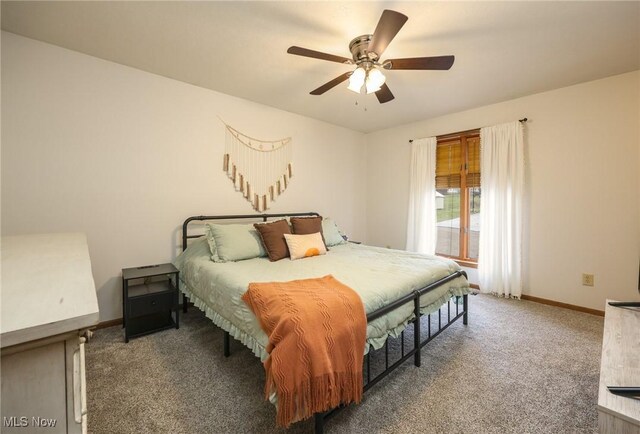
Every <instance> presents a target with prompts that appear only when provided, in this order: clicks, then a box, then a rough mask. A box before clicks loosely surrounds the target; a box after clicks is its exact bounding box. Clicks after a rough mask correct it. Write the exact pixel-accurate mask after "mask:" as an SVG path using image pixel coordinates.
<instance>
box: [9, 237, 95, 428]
mask: <svg viewBox="0 0 640 434" xmlns="http://www.w3.org/2000/svg"><path fill="white" fill-rule="evenodd" d="M0 250H1V254H2V300H1V301H2V307H1V310H2V316H1V319H0V344H1V347H2V350H1V354H2V370H1V377H2V378H1V379H2V401H1V413H2V425H1V427H0V430H1V431H2V432H3V433H14V432H15V433H26V432H29V433H39V432H42V433H86V432H87V399H86V394H87V391H86V381H85V364H84V343H85V333H86V331H87V329H88V328H89V327H92V326H94V325H95V324H97V323H98V300H97V296H96V289H95V284H94V282H93V276H92V274H91V261H90V259H89V250H88V248H87V239H86V237H85V236H84V234H46V235H25V236H10V237H3V238H2V244H1V245H0Z"/></svg>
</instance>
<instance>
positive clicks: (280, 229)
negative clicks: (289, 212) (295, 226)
mask: <svg viewBox="0 0 640 434" xmlns="http://www.w3.org/2000/svg"><path fill="white" fill-rule="evenodd" d="M253 226H254V227H255V228H256V230H257V231H258V233H259V234H260V238H261V239H262V244H263V245H264V248H265V250H266V251H267V255H268V256H269V260H270V261H273V262H275V261H279V260H280V259H283V258H286V257H288V256H289V249H288V248H287V242H286V241H285V239H284V236H285V234H291V229H289V223H287V221H286V220H277V221H275V222H271V223H256V224H254V225H253Z"/></svg>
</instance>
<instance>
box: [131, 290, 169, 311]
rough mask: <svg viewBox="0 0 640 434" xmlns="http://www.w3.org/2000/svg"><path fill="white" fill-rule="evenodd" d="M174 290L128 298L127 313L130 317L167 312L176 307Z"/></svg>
mask: <svg viewBox="0 0 640 434" xmlns="http://www.w3.org/2000/svg"><path fill="white" fill-rule="evenodd" d="M176 299H177V296H176V293H175V292H166V293H161V294H149V295H143V296H140V297H134V298H131V299H129V315H130V316H132V317H136V316H142V315H148V314H150V313H158V312H168V311H170V310H172V309H175V308H176V307H177V300H176Z"/></svg>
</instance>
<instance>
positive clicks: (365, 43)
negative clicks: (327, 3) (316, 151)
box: [287, 9, 454, 104]
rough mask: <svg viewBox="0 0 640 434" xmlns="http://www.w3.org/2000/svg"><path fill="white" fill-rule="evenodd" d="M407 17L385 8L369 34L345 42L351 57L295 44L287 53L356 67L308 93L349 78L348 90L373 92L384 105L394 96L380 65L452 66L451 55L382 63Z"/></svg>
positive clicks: (321, 92) (430, 67)
mask: <svg viewBox="0 0 640 434" xmlns="http://www.w3.org/2000/svg"><path fill="white" fill-rule="evenodd" d="M407 19H408V17H407V16H406V15H403V14H401V13H399V12H396V11H392V10H388V9H385V10H384V11H383V12H382V16H381V17H380V21H378V25H377V26H376V29H375V31H374V32H373V35H362V36H358V37H357V38H354V39H353V40H352V41H351V42H350V43H349V51H351V55H352V57H353V59H348V58H346V57H342V56H335V55H333V54H327V53H322V52H320V51H314V50H309V49H307V48H302V47H296V46H292V47H289V49H288V50H287V53H289V54H295V55H297V56H305V57H313V58H314V59H321V60H328V61H330V62H338V63H344V64H347V65H356V66H357V67H356V69H355V70H353V71H349V72H345V73H344V74H342V75H340V76H338V77H336V78H334V79H333V80H331V81H329V82H328V83H325V84H323V85H322V86H320V87H319V88H317V89H314V90H312V91H311V92H310V93H311V95H322V94H323V93H325V92H326V91H328V90H329V89H332V88H334V87H335V86H337V85H338V84H340V83H342V82H343V81H345V80H347V79H349V86H348V89H349V90H352V91H354V92H356V93H367V94H369V93H375V94H376V97H378V101H380V104H384V103H385V102H389V101H391V100H392V99H393V98H394V96H393V94H392V93H391V90H389V86H387V84H386V83H385V80H386V79H385V76H384V74H383V73H382V71H381V70H380V68H382V69H387V70H400V69H414V70H416V69H422V70H425V69H431V70H447V69H449V68H451V66H452V65H453V61H454V56H436V57H411V58H406V59H387V60H385V61H384V62H382V61H381V60H380V57H381V56H382V53H383V52H384V50H385V49H386V48H387V46H388V45H389V43H390V42H391V40H392V39H393V38H394V37H395V36H396V35H397V34H398V32H399V31H400V29H401V28H402V26H404V23H405V22H407Z"/></svg>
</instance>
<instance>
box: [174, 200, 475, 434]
mask: <svg viewBox="0 0 640 434" xmlns="http://www.w3.org/2000/svg"><path fill="white" fill-rule="evenodd" d="M310 216H319V214H318V213H316V212H305V213H289V214H256V215H224V216H204V215H201V216H193V217H189V218H187V219H186V220H185V221H184V223H183V224H182V250H183V251H184V250H185V249H186V248H187V243H188V241H189V239H192V238H199V237H201V236H202V234H199V235H189V234H188V225H189V223H190V222H192V221H205V220H242V219H254V220H258V219H262V221H263V222H266V221H267V220H268V219H270V218H284V217H310ZM460 276H464V277H465V278H466V277H467V273H466V272H465V271H463V270H459V271H456V272H455V273H453V274H450V275H449V276H446V277H444V278H442V279H440V280H438V281H436V282H433V283H431V284H429V285H427V286H425V287H423V288H420V289H416V290H414V291H412V292H411V293H409V294H407V295H405V296H403V297H401V298H399V299H397V300H395V301H393V302H391V303H389V304H388V305H386V306H383V307H382V308H380V309H378V310H376V311H374V312H371V313H370V314H368V315H367V323H370V322H371V321H375V320H376V319H378V318H380V317H382V316H384V315H386V314H388V313H389V312H391V311H393V310H395V309H398V308H399V307H400V306H403V305H405V304H408V303H413V313H414V319H413V320H412V321H410V323H409V324H413V346H412V348H411V349H405V332H404V330H403V331H402V332H401V333H400V336H399V337H398V338H396V339H400V354H399V356H400V357H399V358H398V359H397V360H396V361H394V362H392V363H391V364H389V363H390V362H389V340H390V339H393V338H392V337H391V336H389V337H388V338H387V339H386V341H385V343H384V346H383V347H382V348H380V349H378V350H375V353H376V354H377V353H379V352H382V351H384V358H385V362H384V366H385V369H384V370H383V371H382V372H380V373H378V374H377V375H375V376H374V377H373V378H372V377H371V355H372V352H374V350H370V351H369V352H368V353H367V354H366V356H365V357H364V360H363V364H364V365H365V366H366V367H364V368H363V376H365V380H366V381H364V382H363V383H364V391H365V392H366V391H368V390H369V389H370V388H372V387H373V386H375V385H376V384H377V383H378V382H379V381H380V380H382V379H383V378H385V377H386V376H387V375H389V374H390V373H391V372H393V371H394V370H395V369H396V368H398V367H399V366H400V365H402V364H403V363H404V362H405V361H407V360H408V359H410V358H411V357H413V364H414V365H415V366H418V367H419V366H420V365H421V354H420V350H421V349H422V347H424V346H425V345H427V343H429V342H430V341H431V340H433V339H434V338H435V337H436V336H438V335H439V334H440V333H442V332H443V331H444V330H446V329H447V328H448V327H449V326H450V325H451V324H453V323H454V322H455V321H457V320H458V319H460V318H462V323H463V324H464V325H467V324H468V318H469V298H468V295H467V294H465V295H463V296H461V297H459V296H456V302H455V312H454V316H453V317H452V316H451V315H452V312H451V300H448V301H447V312H446V313H447V314H446V322H445V323H444V325H443V323H442V316H443V314H442V309H443V307H444V304H443V305H442V306H441V307H440V308H439V309H438V328H437V330H435V331H433V330H432V326H431V322H432V321H431V320H432V314H429V315H426V317H427V330H426V331H427V333H426V337H425V338H424V339H422V336H421V335H422V329H421V322H422V321H421V320H422V318H423V317H424V315H423V314H422V313H421V312H420V297H421V296H422V295H424V294H426V293H428V292H430V291H432V290H434V289H435V288H437V287H439V286H441V285H444V284H446V283H448V282H450V281H451V280H453V279H456V278H458V277H460ZM460 298H462V310H460V303H459V299H460ZM187 303H188V298H187V296H186V294H184V293H183V312H185V313H186V312H187ZM433 315H434V316H435V312H434V314H433ZM407 327H408V326H407ZM223 331H224V344H223V345H224V356H225V357H229V355H230V354H231V352H230V335H229V332H228V331H226V330H223ZM343 408H345V407H344V406H340V407H337V408H334V409H332V410H329V411H327V412H324V413H317V414H316V415H315V433H316V434H322V433H323V431H324V424H325V422H326V421H327V420H328V419H330V418H331V417H333V416H335V415H336V414H337V413H338V412H339V411H340V410H342V409H343Z"/></svg>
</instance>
